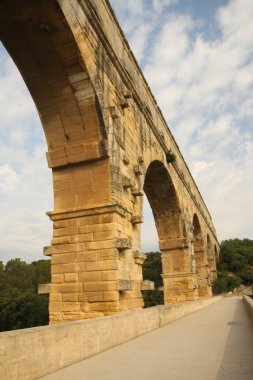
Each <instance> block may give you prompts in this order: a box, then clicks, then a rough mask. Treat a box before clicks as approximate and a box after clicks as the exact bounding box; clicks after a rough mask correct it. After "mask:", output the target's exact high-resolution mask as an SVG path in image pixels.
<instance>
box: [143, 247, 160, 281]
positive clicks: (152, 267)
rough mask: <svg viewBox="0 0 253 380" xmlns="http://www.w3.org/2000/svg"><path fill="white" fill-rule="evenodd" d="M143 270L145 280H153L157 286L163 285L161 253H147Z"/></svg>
mask: <svg viewBox="0 0 253 380" xmlns="http://www.w3.org/2000/svg"><path fill="white" fill-rule="evenodd" d="M142 271H143V279H144V280H150V281H153V282H154V283H155V287H156V288H158V287H159V286H163V279H162V277H161V273H162V260H161V253H160V252H149V253H147V259H146V260H145V261H144V264H143V267H142Z"/></svg>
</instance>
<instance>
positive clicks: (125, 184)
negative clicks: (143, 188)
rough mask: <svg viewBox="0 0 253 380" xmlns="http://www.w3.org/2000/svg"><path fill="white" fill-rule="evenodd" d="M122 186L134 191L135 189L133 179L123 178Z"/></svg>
mask: <svg viewBox="0 0 253 380" xmlns="http://www.w3.org/2000/svg"><path fill="white" fill-rule="evenodd" d="M122 185H123V188H124V189H132V188H133V187H134V185H133V183H132V181H131V179H130V178H128V177H126V176H124V177H123V178H122Z"/></svg>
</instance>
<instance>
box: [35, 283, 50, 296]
mask: <svg viewBox="0 0 253 380" xmlns="http://www.w3.org/2000/svg"><path fill="white" fill-rule="evenodd" d="M50 288H51V284H39V286H38V294H49V293H50Z"/></svg>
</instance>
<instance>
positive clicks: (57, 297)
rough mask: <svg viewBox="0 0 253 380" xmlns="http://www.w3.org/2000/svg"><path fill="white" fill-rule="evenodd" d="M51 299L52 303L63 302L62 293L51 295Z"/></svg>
mask: <svg viewBox="0 0 253 380" xmlns="http://www.w3.org/2000/svg"><path fill="white" fill-rule="evenodd" d="M49 297H50V302H62V294H61V293H51V294H50V296H49Z"/></svg>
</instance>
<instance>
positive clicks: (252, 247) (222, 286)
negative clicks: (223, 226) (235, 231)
mask: <svg viewBox="0 0 253 380" xmlns="http://www.w3.org/2000/svg"><path fill="white" fill-rule="evenodd" d="M217 270H218V278H217V280H216V281H215V283H214V285H213V292H214V293H216V294H217V293H223V292H229V291H233V290H234V289H235V288H236V287H238V286H239V285H240V284H242V285H246V286H250V285H253V240H250V239H243V240H240V239H231V240H224V241H223V242H222V243H221V255H220V262H219V263H218V264H217Z"/></svg>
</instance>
